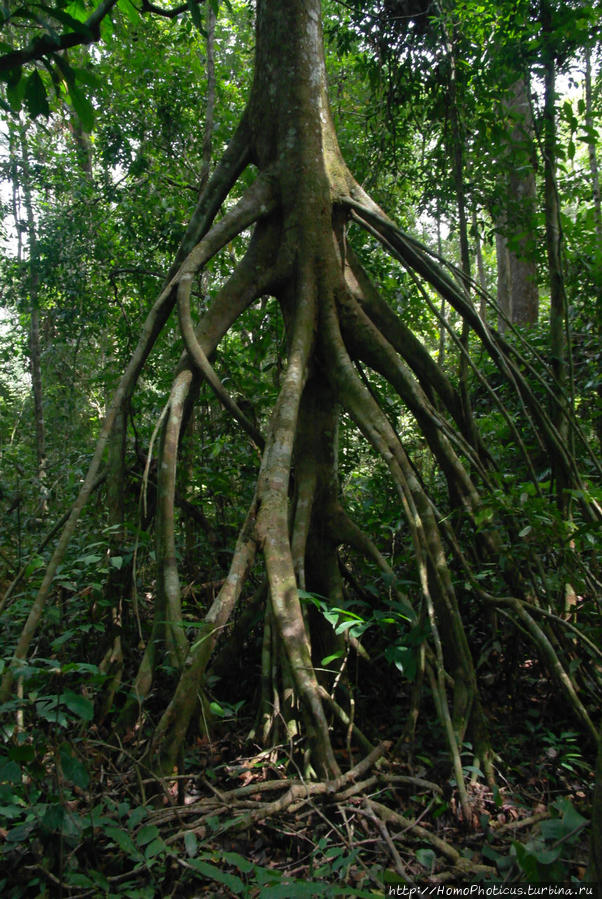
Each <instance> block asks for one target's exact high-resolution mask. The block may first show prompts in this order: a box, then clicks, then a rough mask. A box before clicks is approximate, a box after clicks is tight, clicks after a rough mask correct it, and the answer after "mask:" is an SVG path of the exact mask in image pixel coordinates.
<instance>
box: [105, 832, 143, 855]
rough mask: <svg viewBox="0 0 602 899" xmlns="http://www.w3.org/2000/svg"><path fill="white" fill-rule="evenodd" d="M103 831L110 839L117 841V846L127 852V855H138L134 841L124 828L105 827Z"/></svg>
mask: <svg viewBox="0 0 602 899" xmlns="http://www.w3.org/2000/svg"><path fill="white" fill-rule="evenodd" d="M104 833H105V836H107V837H108V838H109V839H110V840H113V841H114V842H115V843H117V845H118V846H119V848H120V849H121V850H123V852H125V853H127V855H129V856H133V857H134V858H138V857H139V852H138V849H137V848H136V846H135V845H134V841H133V840H132V838H131V836H130V835H129V833H126V832H125V830H122V829H121V828H120V827H105V829H104Z"/></svg>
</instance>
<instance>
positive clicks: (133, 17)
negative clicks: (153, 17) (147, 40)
mask: <svg viewBox="0 0 602 899" xmlns="http://www.w3.org/2000/svg"><path fill="white" fill-rule="evenodd" d="M117 8H118V9H120V10H121V12H122V13H123V14H124V16H125V17H126V18H127V19H129V20H130V22H132V23H133V24H134V25H137V24H138V23H139V21H140V13H139V12H138V10H137V9H136V7H135V6H134V4H133V3H132V2H131V0H117Z"/></svg>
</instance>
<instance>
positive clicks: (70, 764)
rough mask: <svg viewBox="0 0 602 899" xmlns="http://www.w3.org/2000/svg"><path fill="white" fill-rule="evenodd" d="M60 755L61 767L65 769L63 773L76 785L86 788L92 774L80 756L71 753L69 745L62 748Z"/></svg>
mask: <svg viewBox="0 0 602 899" xmlns="http://www.w3.org/2000/svg"><path fill="white" fill-rule="evenodd" d="M60 757H61V768H62V769H63V774H64V776H65V777H66V778H67V780H70V781H71V783H72V784H75V786H76V787H80V788H81V789H82V790H85V789H86V788H87V786H88V784H89V783H90V775H89V774H88V772H87V770H86V768H85V767H84V765H82V763H81V762H80V760H79V759H78V758H75V756H73V755H71V753H70V752H69V748H68V747H67V746H63V747H62V748H61V752H60Z"/></svg>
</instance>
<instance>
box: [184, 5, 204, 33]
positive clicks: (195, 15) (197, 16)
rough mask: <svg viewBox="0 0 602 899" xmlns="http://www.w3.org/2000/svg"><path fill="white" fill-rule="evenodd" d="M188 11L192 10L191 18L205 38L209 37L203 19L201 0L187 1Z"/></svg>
mask: <svg viewBox="0 0 602 899" xmlns="http://www.w3.org/2000/svg"><path fill="white" fill-rule="evenodd" d="M186 4H187V6H188V9H189V10H190V18H191V19H192V21H193V22H194V24H195V25H196V27H197V28H198V29H199V31H200V32H201V34H202V35H203V37H207V32H206V30H205V26H204V25H203V17H202V16H201V11H200V9H199V0H186Z"/></svg>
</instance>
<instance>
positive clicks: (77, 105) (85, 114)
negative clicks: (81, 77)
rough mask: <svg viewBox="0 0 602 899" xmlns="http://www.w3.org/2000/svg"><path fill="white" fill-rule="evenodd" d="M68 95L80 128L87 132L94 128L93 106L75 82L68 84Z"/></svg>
mask: <svg viewBox="0 0 602 899" xmlns="http://www.w3.org/2000/svg"><path fill="white" fill-rule="evenodd" d="M69 96H70V97H71V102H72V103H73V108H74V110H75V112H76V114H77V117H78V119H79V120H80V122H81V126H82V128H83V129H84V131H86V132H88V134H89V133H90V132H91V131H92V129H93V128H94V117H95V113H94V107H93V106H92V104H91V103H90V101H89V100H88V98H87V97H86V96H85V94H83V93H82V92H81V90H80V89H79V87H78V86H77V84H75V83H73V84H70V85H69Z"/></svg>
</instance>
